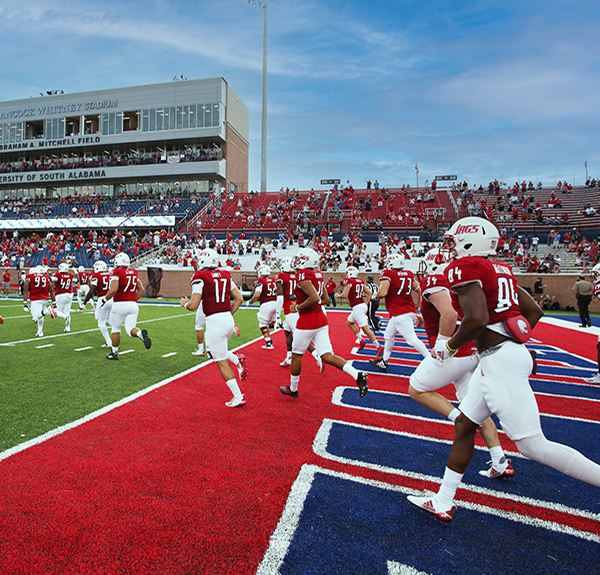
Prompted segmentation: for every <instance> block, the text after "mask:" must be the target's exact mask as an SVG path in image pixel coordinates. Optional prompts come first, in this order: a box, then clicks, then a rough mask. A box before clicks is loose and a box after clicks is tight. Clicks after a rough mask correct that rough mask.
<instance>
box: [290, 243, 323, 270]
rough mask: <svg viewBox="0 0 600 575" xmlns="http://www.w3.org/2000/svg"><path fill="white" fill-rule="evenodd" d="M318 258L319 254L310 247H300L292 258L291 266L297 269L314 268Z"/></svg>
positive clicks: (316, 265)
mask: <svg viewBox="0 0 600 575" xmlns="http://www.w3.org/2000/svg"><path fill="white" fill-rule="evenodd" d="M320 259H321V258H320V257H319V254H318V253H317V252H316V251H315V250H313V249H312V248H300V249H299V250H298V251H297V252H296V255H295V256H294V257H293V259H292V266H293V267H294V269H297V270H304V269H316V268H318V267H319V260H320Z"/></svg>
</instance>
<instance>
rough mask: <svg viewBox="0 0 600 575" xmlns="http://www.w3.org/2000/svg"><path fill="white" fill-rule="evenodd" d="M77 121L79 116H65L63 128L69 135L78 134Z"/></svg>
mask: <svg viewBox="0 0 600 575" xmlns="http://www.w3.org/2000/svg"><path fill="white" fill-rule="evenodd" d="M79 122H80V118H79V116H73V117H70V118H65V130H66V133H67V134H68V135H69V136H78V135H79V134H80V129H79Z"/></svg>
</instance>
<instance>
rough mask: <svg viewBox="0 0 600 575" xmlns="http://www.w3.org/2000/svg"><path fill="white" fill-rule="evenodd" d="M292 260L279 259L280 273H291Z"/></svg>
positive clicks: (292, 269)
mask: <svg viewBox="0 0 600 575" xmlns="http://www.w3.org/2000/svg"><path fill="white" fill-rule="evenodd" d="M292 259H293V258H282V259H281V264H280V266H281V271H282V272H287V273H291V272H293V271H294V268H292Z"/></svg>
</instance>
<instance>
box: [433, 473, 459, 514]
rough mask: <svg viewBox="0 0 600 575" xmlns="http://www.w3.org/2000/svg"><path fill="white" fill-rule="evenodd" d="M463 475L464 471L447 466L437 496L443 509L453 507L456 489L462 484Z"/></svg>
mask: <svg viewBox="0 0 600 575" xmlns="http://www.w3.org/2000/svg"><path fill="white" fill-rule="evenodd" d="M462 477H463V474H462V473H457V472H456V471H452V469H450V468H449V467H446V470H445V471H444V479H442V485H441V486H440V490H439V491H438V492H437V495H436V496H435V499H436V501H437V502H438V503H439V504H440V507H441V508H442V509H450V508H451V507H452V505H453V501H454V496H455V495H456V490H457V489H458V486H459V485H460V482H461V480H462Z"/></svg>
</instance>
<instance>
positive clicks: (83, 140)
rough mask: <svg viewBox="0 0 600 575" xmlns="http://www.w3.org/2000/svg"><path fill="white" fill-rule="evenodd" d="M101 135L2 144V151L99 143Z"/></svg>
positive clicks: (0, 149) (0, 146) (0, 148)
mask: <svg viewBox="0 0 600 575" xmlns="http://www.w3.org/2000/svg"><path fill="white" fill-rule="evenodd" d="M101 141H102V139H101V138H100V136H77V137H75V138H61V139H59V140H30V141H28V142H18V143H17V144H0V151H2V152H6V151H9V150H25V149H27V150H31V149H34V148H53V147H55V146H81V145H82V144H99V143H100V142H101Z"/></svg>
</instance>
